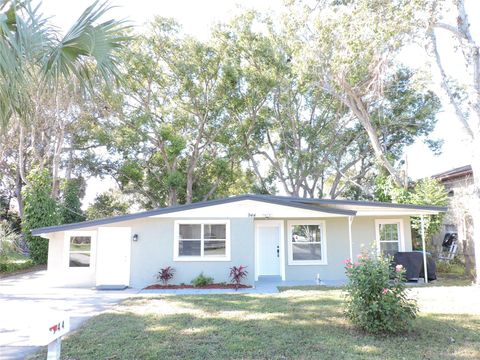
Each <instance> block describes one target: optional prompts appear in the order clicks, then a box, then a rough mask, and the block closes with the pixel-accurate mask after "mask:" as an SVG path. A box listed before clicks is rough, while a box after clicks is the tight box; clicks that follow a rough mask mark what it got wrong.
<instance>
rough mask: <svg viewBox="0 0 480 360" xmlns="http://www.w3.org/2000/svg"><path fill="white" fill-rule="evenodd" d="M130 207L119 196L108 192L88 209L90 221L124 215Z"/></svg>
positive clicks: (96, 198)
mask: <svg viewBox="0 0 480 360" xmlns="http://www.w3.org/2000/svg"><path fill="white" fill-rule="evenodd" d="M128 208H129V205H128V204H127V203H126V202H125V201H123V200H122V199H121V198H120V196H119V195H118V194H116V193H115V192H113V191H108V192H105V193H103V194H99V195H97V196H96V197H95V200H94V202H93V204H92V205H91V206H90V207H89V208H88V209H87V218H88V220H94V219H101V218H106V217H111V216H117V215H124V214H126V213H127V212H128Z"/></svg>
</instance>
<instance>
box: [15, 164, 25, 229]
mask: <svg viewBox="0 0 480 360" xmlns="http://www.w3.org/2000/svg"><path fill="white" fill-rule="evenodd" d="M22 189H23V181H22V176H21V175H20V170H19V169H17V178H16V181H15V197H16V198H17V204H18V215H19V216H20V219H21V220H23V215H24V211H23V208H24V206H23V196H22Z"/></svg>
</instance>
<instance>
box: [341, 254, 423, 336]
mask: <svg viewBox="0 0 480 360" xmlns="http://www.w3.org/2000/svg"><path fill="white" fill-rule="evenodd" d="M345 271H346V274H347V277H348V283H347V286H346V290H347V304H346V305H347V306H346V316H347V318H348V319H350V321H351V322H352V323H353V324H354V325H356V326H358V327H359V328H360V329H362V330H364V331H366V332H369V333H372V334H395V333H398V332H403V331H405V330H409V329H410V328H411V326H412V322H413V320H414V319H415V318H416V316H417V312H418V308H417V304H416V302H415V301H413V300H409V299H407V296H406V293H405V285H404V281H405V277H404V274H405V270H404V269H403V267H402V266H401V265H397V267H396V268H393V267H392V265H391V259H390V258H385V257H379V258H378V257H376V256H374V257H370V256H368V255H367V254H363V255H361V256H360V257H359V262H358V263H352V262H351V260H347V261H346V262H345Z"/></svg>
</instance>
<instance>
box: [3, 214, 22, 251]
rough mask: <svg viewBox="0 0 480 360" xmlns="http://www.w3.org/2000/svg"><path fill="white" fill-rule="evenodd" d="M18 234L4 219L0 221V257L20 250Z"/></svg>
mask: <svg viewBox="0 0 480 360" xmlns="http://www.w3.org/2000/svg"><path fill="white" fill-rule="evenodd" d="M19 242H20V234H18V233H17V232H15V231H13V230H12V229H11V227H10V225H9V224H8V222H6V221H2V222H0V259H5V258H7V257H8V255H10V254H12V253H19V252H20V244H19Z"/></svg>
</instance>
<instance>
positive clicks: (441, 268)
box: [436, 257, 466, 276]
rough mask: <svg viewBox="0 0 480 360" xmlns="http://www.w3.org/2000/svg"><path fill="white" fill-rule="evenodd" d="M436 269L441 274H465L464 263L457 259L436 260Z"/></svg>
mask: <svg viewBox="0 0 480 360" xmlns="http://www.w3.org/2000/svg"><path fill="white" fill-rule="evenodd" d="M457 258H458V257H457ZM436 270H437V272H438V273H439V274H441V275H456V276H465V274H466V269H465V264H462V263H461V262H459V261H437V263H436ZM441 275H440V276H441Z"/></svg>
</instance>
